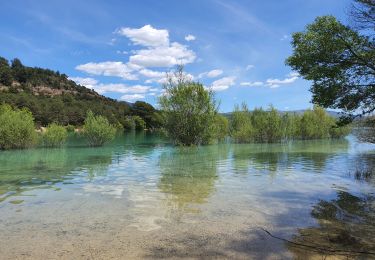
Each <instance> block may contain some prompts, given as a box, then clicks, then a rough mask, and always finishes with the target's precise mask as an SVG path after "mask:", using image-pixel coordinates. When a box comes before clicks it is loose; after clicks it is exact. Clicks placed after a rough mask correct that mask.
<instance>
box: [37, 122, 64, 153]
mask: <svg viewBox="0 0 375 260" xmlns="http://www.w3.org/2000/svg"><path fill="white" fill-rule="evenodd" d="M67 137H68V132H67V130H66V129H65V127H63V126H60V125H58V124H56V123H52V124H50V125H48V126H47V128H46V132H45V133H44V134H43V144H44V146H47V147H58V146H62V145H63V144H64V143H65V141H66V138H67Z"/></svg>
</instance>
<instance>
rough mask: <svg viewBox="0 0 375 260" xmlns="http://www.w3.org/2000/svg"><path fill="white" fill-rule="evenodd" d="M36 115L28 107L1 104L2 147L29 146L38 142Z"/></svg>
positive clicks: (0, 146)
mask: <svg viewBox="0 0 375 260" xmlns="http://www.w3.org/2000/svg"><path fill="white" fill-rule="evenodd" d="M36 137H37V136H36V132H35V125H34V117H33V115H32V114H31V112H30V111H29V110H27V109H22V110H20V109H12V107H11V106H9V105H0V149H19V148H27V147H30V146H32V145H34V144H35V143H36Z"/></svg>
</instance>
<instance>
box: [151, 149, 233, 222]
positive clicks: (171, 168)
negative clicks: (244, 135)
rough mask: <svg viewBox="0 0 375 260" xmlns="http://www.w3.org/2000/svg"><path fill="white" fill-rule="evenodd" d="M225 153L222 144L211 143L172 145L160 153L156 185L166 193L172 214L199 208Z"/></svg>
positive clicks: (205, 199)
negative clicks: (186, 145) (185, 145)
mask: <svg viewBox="0 0 375 260" xmlns="http://www.w3.org/2000/svg"><path fill="white" fill-rule="evenodd" d="M227 154H228V149H227V146H226V145H219V146H217V145H213V146H205V147H181V148H176V149H173V150H170V151H168V152H165V153H163V154H162V155H161V156H160V161H159V164H160V169H161V178H160V181H159V184H158V187H159V189H160V190H161V191H162V192H163V193H165V194H166V195H167V204H168V207H169V208H170V209H171V212H170V214H171V217H172V218H176V219H177V220H179V219H180V218H181V217H182V216H183V214H184V213H197V212H200V209H199V205H200V204H203V203H205V202H207V200H208V198H209V197H210V195H211V194H212V193H213V192H214V190H215V182H216V180H217V179H218V175H217V167H218V163H219V161H220V160H221V159H223V158H226V157H227Z"/></svg>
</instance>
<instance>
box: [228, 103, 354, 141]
mask: <svg viewBox="0 0 375 260" xmlns="http://www.w3.org/2000/svg"><path fill="white" fill-rule="evenodd" d="M350 131H351V128H350V126H338V125H337V123H336V119H335V118H333V117H332V116H330V115H329V114H328V113H327V112H326V111H325V110H324V109H323V108H321V107H318V106H315V107H314V109H313V110H306V111H305V112H304V113H303V114H302V115H301V116H300V115H298V114H295V113H284V114H283V113H280V112H278V111H277V110H276V109H275V108H273V107H272V106H271V107H270V108H269V109H268V110H263V109H262V108H256V109H254V111H252V112H250V111H249V109H248V108H247V106H246V105H242V108H241V109H239V107H238V106H236V107H235V111H234V112H233V114H232V118H231V136H232V137H233V139H234V140H235V141H236V142H239V143H248V142H259V143H274V142H280V141H286V140H292V139H323V138H340V137H343V136H346V135H348V134H349V132H350Z"/></svg>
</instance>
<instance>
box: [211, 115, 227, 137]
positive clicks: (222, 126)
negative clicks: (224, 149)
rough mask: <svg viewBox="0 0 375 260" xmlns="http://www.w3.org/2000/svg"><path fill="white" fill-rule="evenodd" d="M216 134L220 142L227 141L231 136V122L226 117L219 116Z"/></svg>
mask: <svg viewBox="0 0 375 260" xmlns="http://www.w3.org/2000/svg"><path fill="white" fill-rule="evenodd" d="M214 127H215V132H216V133H215V134H214V136H216V138H217V139H218V140H219V141H222V140H224V139H225V137H227V136H228V134H229V120H228V118H226V117H225V116H222V115H219V114H217V115H216V117H215V120H214Z"/></svg>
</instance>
